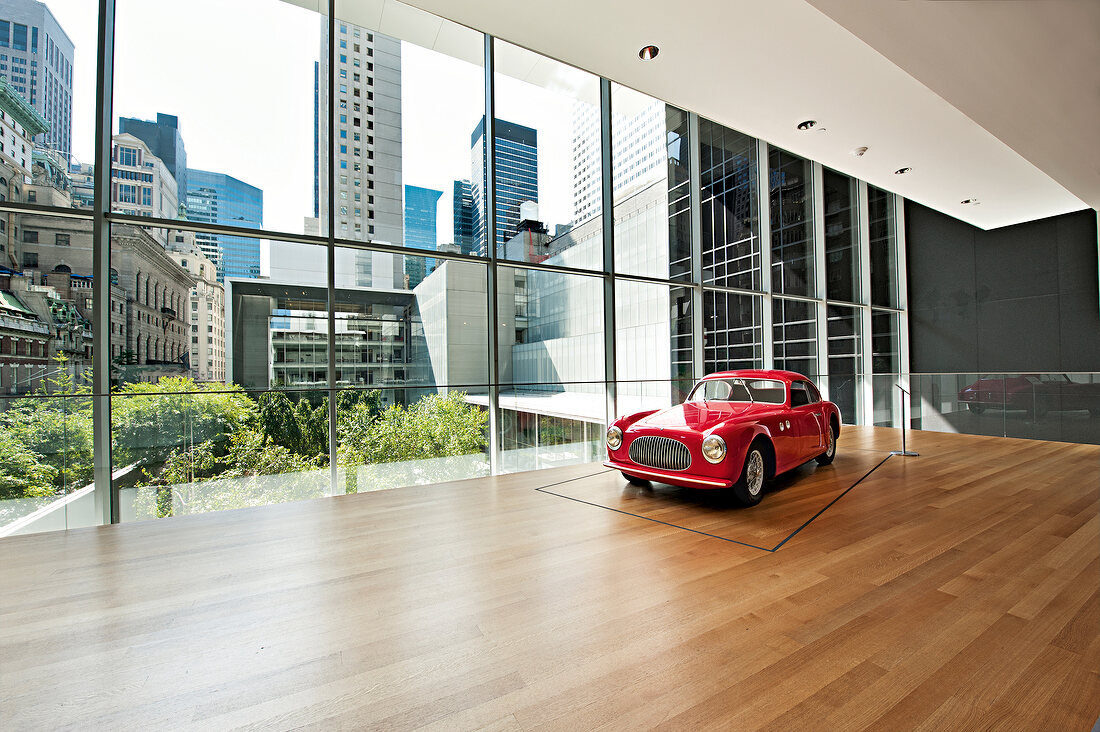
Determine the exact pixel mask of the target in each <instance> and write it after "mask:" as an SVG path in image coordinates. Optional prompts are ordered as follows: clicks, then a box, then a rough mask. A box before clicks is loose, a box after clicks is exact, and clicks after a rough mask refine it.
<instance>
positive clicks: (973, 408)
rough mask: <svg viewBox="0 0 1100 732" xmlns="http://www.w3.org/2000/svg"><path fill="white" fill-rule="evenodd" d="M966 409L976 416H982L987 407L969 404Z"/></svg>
mask: <svg viewBox="0 0 1100 732" xmlns="http://www.w3.org/2000/svg"><path fill="white" fill-rule="evenodd" d="M966 408H967V409H969V410H970V411H971V412H973V413H974V414H981V413H982V412H984V411H985V407H983V406H981V405H980V404H970V403H968V404H967V405H966Z"/></svg>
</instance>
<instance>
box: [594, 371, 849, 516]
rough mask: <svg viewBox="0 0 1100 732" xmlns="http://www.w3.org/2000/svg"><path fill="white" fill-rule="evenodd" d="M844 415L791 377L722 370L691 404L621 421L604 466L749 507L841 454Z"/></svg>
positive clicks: (610, 433) (698, 388)
mask: <svg viewBox="0 0 1100 732" xmlns="http://www.w3.org/2000/svg"><path fill="white" fill-rule="evenodd" d="M839 435H840V410H839V409H838V408H837V406H836V405H835V404H833V403H832V402H827V401H823V400H822V399H821V395H820V393H818V390H817V387H816V386H814V385H813V383H812V382H811V381H810V380H809V379H807V378H806V377H805V376H802V375H801V374H796V373H794V372H793V371H762V370H760V371H758V370H751V371H723V372H720V373H716V374H711V375H710V376H707V377H705V378H704V379H703V380H702V381H700V382H699V383H698V384H696V385H695V388H693V389H692V390H691V394H690V395H689V396H688V398H687V401H685V402H684V403H683V404H679V405H677V406H675V407H669V408H668V409H658V410H650V411H648V412H638V413H637V414H631V415H629V416H626V417H620V418H619V419H617V420H615V422H614V423H613V424H612V425H611V426H610V427H609V428H608V430H607V461H606V462H605V463H604V465H606V466H608V467H609V468H614V469H615V470H619V471H621V472H622V474H623V476H625V477H626V479H627V480H628V481H630V482H631V483H636V484H643V483H646V482H647V481H650V480H652V481H657V482H660V483H669V484H671V485H679V486H687V487H691V488H725V489H732V490H733V493H734V495H735V496H736V497H737V499H738V500H739V501H740V502H741V503H743V504H745V505H747V506H751V505H754V504H756V503H759V502H760V498H761V496H762V494H763V488H764V482H765V481H766V480H769V479H771V478H773V477H775V476H776V475H779V474H780V473H783V472H785V471H787V470H790V469H792V468H796V467H798V466H799V465H802V464H803V463H805V462H807V461H809V460H815V459H816V460H817V462H818V463H819V464H821V465H828V464H829V463H831V462H832V461H833V457H834V456H835V455H836V441H837V437H838V436H839Z"/></svg>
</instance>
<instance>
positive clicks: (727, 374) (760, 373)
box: [703, 369, 812, 383]
mask: <svg viewBox="0 0 1100 732" xmlns="http://www.w3.org/2000/svg"><path fill="white" fill-rule="evenodd" d="M731 378H732V379H778V380H780V381H786V382H791V381H810V379H808V378H806V377H805V376H803V375H802V374H800V373H797V372H795V371H782V370H780V369H738V370H736V371H718V372H715V373H713V374H707V375H706V376H704V377H703V380H706V379H731ZM811 383H812V382H811Z"/></svg>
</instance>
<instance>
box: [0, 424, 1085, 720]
mask: <svg viewBox="0 0 1100 732" xmlns="http://www.w3.org/2000/svg"><path fill="white" fill-rule="evenodd" d="M896 442H897V433H896V432H893V431H888V430H882V429H874V428H851V429H846V430H845V433H844V434H843V435H842V437H841V441H840V456H841V459H838V461H837V463H836V465H835V466H833V467H830V468H816V469H812V468H804V469H803V471H804V473H805V475H804V476H803V478H800V479H799V480H798V481H794V482H792V483H789V484H787V486H786V487H784V488H783V489H782V490H778V491H775V492H773V493H771V494H769V495H767V496H765V498H764V503H762V504H761V506H759V507H757V508H756V509H738V508H734V507H731V506H726V507H722V506H716V505H714V504H713V503H707V500H710V499H706V500H703V499H698V497H696V498H695V499H692V498H691V497H690V496H684V497H685V499H686V501H685V503H684V504H683V505H679V506H678V505H674V502H672V501H669V500H668V497H667V496H665V497H662V496H661V495H660V491H658V492H657V493H656V494H655V495H654V496H653V497H649V498H646V500H647V501H649V503H648V504H647V505H646V506H643V508H646V512H649V513H651V514H652V512H653V511H661V512H663V513H662V514H661V515H662V516H664V517H665V518H669V517H677V518H676V521H679V522H680V523H686V522H691V521H701V522H704V523H705V524H706V525H708V526H714V525H716V524H715V522H719V523H721V522H722V521H725V522H726V523H724V524H722V525H723V526H734V527H735V528H736V529H737V530H738V531H752V530H753V527H754V519H756V520H758V521H760V522H764V523H767V522H770V521H771V518H768V517H773V518H774V517H775V516H780V515H782V516H787V517H790V516H791V515H793V514H794V513H798V515H799V516H802V515H807V516H812V514H813V513H814V512H816V511H818V510H819V508H816V507H820V506H823V505H827V504H828V503H829V501H831V500H833V498H836V497H837V496H839V495H840V494H839V493H837V492H835V491H834V489H835V487H836V481H833V483H832V484H830V483H829V481H828V480H827V478H828V474H829V471H832V472H833V473H834V474H838V475H839V474H840V473H843V472H844V471H848V472H846V473H844V474H845V475H848V474H851V475H855V473H856V472H858V471H855V470H850V468H854V467H855V464H856V462H858V463H859V464H861V465H862V464H865V463H866V464H871V465H873V464H874V463H875V462H877V461H878V460H881V458H882V457H885V454H886V451H887V450H889V449H891V448H894V447H896V444H895V443H896ZM911 444H913V445H914V446H915V448H916V449H917V450H919V451H920V453H921V456H920V457H916V458H901V457H893V458H890V459H889V460H887V461H886V462H885V463H883V464H882V466H881V467H879V468H878V469H877V470H875V471H874V472H873V473H871V475H870V476H868V477H867V478H866V479H865V480H863V482H861V483H860V484H859V485H857V486H856V487H855V488H853V489H852V490H850V491H849V492H847V493H846V494H844V495H843V496H840V497H839V499H838V500H837V501H836V502H835V504H833V505H832V506H831V507H829V508H828V510H826V511H825V512H824V513H822V514H821V515H820V516H819V517H817V518H816V519H814V520H813V521H812V522H811V523H810V524H809V525H808V526H806V527H805V528H804V529H803V530H802V531H800V532H798V533H797V534H796V535H795V536H794V537H793V538H791V539H790V540H789V541H788V542H786V543H785V544H783V545H782V546H781V547H780V548H779V549H778V550H777V551H762V550H761V549H757V548H753V547H751V546H744V545H741V544H736V543H733V542H731V541H725V540H723V539H719V538H714V537H710V536H706V535H703V534H700V533H696V531H689V530H685V528H679V527H678V526H675V525H670V524H671V523H674V522H671V521H670V522H669V523H656V522H655V521H652V520H645V519H643V518H639V517H637V516H632V515H628V514H625V513H621V512H619V511H618V510H608V509H609V508H616V506H615V505H611V506H608V507H606V508H605V507H599V506H596V505H589V504H588V503H581V502H579V501H578V500H572V499H570V498H563V497H560V496H557V495H551V494H548V493H546V492H542V491H538V490H535V489H536V488H537V487H540V486H545V485H547V484H549V483H559V484H558V485H557V486H554V487H551V488H549V489H548V490H563V489H566V488H568V490H570V491H577V490H582V491H583V490H585V485H586V481H589V482H590V483H589V484H588V485H589V489H591V490H592V491H594V492H595V493H596V494H599V495H601V496H602V498H601V499H600V500H603V501H605V502H608V503H614V502H615V501H616V500H619V501H621V502H630V501H634V500H636V497H637V495H638V494H637V493H632V491H633V489H631V488H628V487H627V486H626V484H625V482H621V483H619V486H620V488H621V490H622V493H621V494H618V496H616V493H615V491H614V485H613V484H609V483H608V481H609V480H614V477H613V476H608V475H606V474H603V475H597V476H596V477H588V478H582V479H580V480H575V481H571V482H569V483H560V481H563V480H567V479H570V478H576V477H579V476H586V475H588V476H590V475H592V474H597V473H600V472H601V471H602V468H600V467H599V466H596V465H588V466H574V467H569V468H560V469H557V470H555V471H542V472H539V473H527V474H518V475H513V476H504V477H500V478H493V479H481V480H476V481H466V482H462V483H452V484H446V485H437V486H425V487H416V488H408V489H400V490H394V491H384V492H378V493H373V494H369V493H368V494H360V495H356V496H346V497H340V498H332V499H322V500H317V501H312V502H305V503H296V504H285V505H280V506H271V507H266V508H258V509H247V510H242V511H232V512H226V513H221V514H208V515H203V516H192V517H186V518H180V519H169V520H164V521H159V522H150V523H144V524H132V525H123V526H110V527H101V528H95V529H82V530H74V531H69V532H57V533H53V534H42V535H32V536H19V537H12V538H8V539H3V540H0V729H3V730H24V729H80V730H85V729H110V730H126V729H134V730H138V729H140V730H147V729H203V730H209V729H236V728H249V729H267V728H272V729H297V728H302V727H305V728H316V729H412V728H427V729H433V730H463V729H492V730H511V729H517V730H520V729H522V730H536V729H546V730H588V729H623V730H637V729H648V728H661V729H689V730H706V729H720V730H756V729H768V730H834V729H836V730H860V729H880V730H908V729H921V730H976V729H1005V730H1089V729H1090V728H1091V727H1092V725H1093V723H1094V722H1095V721H1096V719H1097V716H1098V715H1100V675H1098V670H1100V447H1097V446H1084V445H1068V444H1063V443H1050V442H1036V441H1024V440H1012V439H1005V438H995V437H972V436H961V435H950V434H938V433H913V434H912V441H911ZM845 456H847V457H845ZM857 457H858V460H856V458H857ZM856 477H857V478H858V476H856ZM803 479H804V480H806V481H808V482H814V481H817V484H818V485H820V486H822V488H821V490H822V492H821V494H820V495H819V496H817V497H816V498H815V497H813V496H809V497H808V496H807V492H806V490H803V489H801V488H799V487H798V486H799V485H800V483H801V482H802V480H803ZM841 482H843V481H841ZM853 482H854V480H853ZM609 485H611V487H612V490H610V491H609V490H608V486H609ZM830 485H831V486H832V487H829V486H830ZM849 485H850V483H849ZM830 491H833V492H830ZM653 500H659V501H661V502H662V503H660V505H658V504H654V503H653V502H652V501H653ZM693 500H694V501H695V505H694V506H693V504H692V501H693ZM795 503H799V504H801V507H800V508H797V509H796V508H795V507H794V505H793V504H795ZM810 504H813V507H815V508H814V510H813V511H808V509H809V508H811V505H810ZM622 505H626V503H623V504H622ZM629 505H631V506H637V505H640V504H636V503H629ZM758 509H759V511H758ZM722 512H725V513H726V514H728V515H727V516H725V517H723V516H721V515H719V514H721V513H722ZM643 515H644V512H643ZM654 517H655V516H654V515H650V518H654ZM658 520H664V519H658ZM784 521H787V519H784ZM789 523H791V522H790V521H787V523H784V526H786V525H788V524H789ZM686 528H693V527H692V526H687V527H686ZM765 533H766V534H767V537H765V538H768V540H770V537H771V536H773V535H774V536H778V535H779V533H780V532H779V531H778V530H777V531H771V530H768V531H767V532H765ZM769 546H771V545H769Z"/></svg>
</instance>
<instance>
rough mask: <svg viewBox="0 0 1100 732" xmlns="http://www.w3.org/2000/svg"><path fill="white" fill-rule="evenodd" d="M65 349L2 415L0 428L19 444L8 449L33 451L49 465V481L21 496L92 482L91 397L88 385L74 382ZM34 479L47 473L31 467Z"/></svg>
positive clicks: (72, 487) (36, 459)
mask: <svg viewBox="0 0 1100 732" xmlns="http://www.w3.org/2000/svg"><path fill="white" fill-rule="evenodd" d="M68 361H69V359H68V358H67V357H66V356H65V354H63V353H57V354H56V355H55V356H54V358H53V368H52V370H51V372H50V373H49V374H47V376H46V378H45V379H44V380H43V383H42V384H41V385H40V386H39V387H38V389H37V391H36V393H35V394H34V395H33V396H28V397H23V398H22V399H18V400H16V401H15V402H14V404H13V405H12V407H11V408H10V409H8V410H7V411H6V412H4V413H3V414H2V415H0V432H3V433H4V434H5V435H6V436H7V437H8V438H9V439H10V440H12V441H14V443H18V445H17V446H16V445H13V446H12V448H11V449H12V450H13V453H12V454H16V453H18V454H23V453H24V452H29V453H31V454H33V456H34V461H35V462H38V463H43V464H45V465H48V466H50V467H51V468H52V470H51V471H48V474H49V482H48V483H41V484H38V485H36V486H34V487H33V488H30V487H28V490H27V491H26V492H25V495H36V496H48V495H52V494H55V493H65V492H68V491H71V490H75V489H77V488H81V487H83V486H85V485H87V484H88V483H90V482H91V481H92V474H93V463H92V400H91V397H90V396H89V393H90V390H89V389H88V387H87V386H86V385H77V384H75V383H74V380H73V377H72V374H70V373H69V369H68ZM32 473H33V475H35V476H37V478H36V479H44V478H46V476H47V473H46V472H40V471H32Z"/></svg>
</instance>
